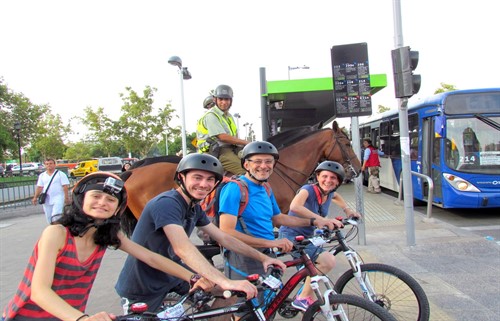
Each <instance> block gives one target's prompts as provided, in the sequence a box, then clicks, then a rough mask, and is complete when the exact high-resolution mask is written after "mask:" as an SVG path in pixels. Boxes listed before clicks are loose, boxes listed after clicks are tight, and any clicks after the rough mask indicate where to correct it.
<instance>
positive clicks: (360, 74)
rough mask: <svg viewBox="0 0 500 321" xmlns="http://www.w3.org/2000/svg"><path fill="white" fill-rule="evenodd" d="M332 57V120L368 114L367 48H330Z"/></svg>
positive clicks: (363, 45)
mask: <svg viewBox="0 0 500 321" xmlns="http://www.w3.org/2000/svg"><path fill="white" fill-rule="evenodd" d="M331 56H332V70H333V95H334V109H335V117H339V118H341V117H353V116H368V115H371V114H372V100H371V93H370V90H371V86H370V70H369V63H368V45H367V44H366V43H356V44H349V45H340V46H333V47H332V49H331Z"/></svg>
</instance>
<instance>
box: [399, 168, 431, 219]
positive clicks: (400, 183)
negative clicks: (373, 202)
mask: <svg viewBox="0 0 500 321" xmlns="http://www.w3.org/2000/svg"><path fill="white" fill-rule="evenodd" d="M411 174H412V175H415V176H417V177H420V178H424V179H426V180H427V183H428V184H429V193H428V196H427V219H428V220H430V219H432V202H433V201H434V182H433V181H432V178H430V177H429V176H427V175H424V174H420V173H417V172H414V171H411ZM402 195H403V175H401V176H400V177H399V194H398V200H397V202H398V203H401V199H402Z"/></svg>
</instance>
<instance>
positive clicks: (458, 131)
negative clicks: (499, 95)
mask: <svg viewBox="0 0 500 321" xmlns="http://www.w3.org/2000/svg"><path fill="white" fill-rule="evenodd" d="M489 119H490V120H492V121H493V122H496V123H499V122H500V117H498V116H497V117H489ZM446 128H447V131H446V137H445V144H446V146H445V150H446V153H445V157H446V164H447V165H448V167H450V168H451V169H454V170H457V171H460V172H467V173H482V174H497V173H499V172H500V132H499V131H498V129H496V128H495V126H492V125H491V124H488V123H485V122H484V121H481V120H480V119H478V118H470V117H467V118H448V119H447V120H446Z"/></svg>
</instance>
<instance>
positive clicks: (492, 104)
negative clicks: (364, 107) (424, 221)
mask: <svg viewBox="0 0 500 321" xmlns="http://www.w3.org/2000/svg"><path fill="white" fill-rule="evenodd" d="M359 129H360V137H361V138H365V137H369V138H371V139H372V142H373V144H374V145H375V146H376V147H379V148H380V149H381V150H382V151H383V152H384V154H385V155H384V156H381V157H380V164H381V168H380V184H381V186H382V187H384V188H387V189H390V190H393V191H399V182H400V176H401V168H402V165H401V149H400V132H399V115H398V112H397V111H388V112H385V113H382V114H380V115H377V116H376V118H372V119H367V120H366V121H362V122H360V126H359ZM408 130H409V145H410V159H411V170H412V171H414V172H418V173H421V174H424V175H427V176H429V177H430V178H431V179H432V181H433V184H434V195H433V203H434V205H436V206H439V207H443V208H497V207H500V88H491V89H471V90H456V91H451V92H445V93H441V94H437V95H434V96H432V97H429V98H426V99H423V100H419V101H417V102H416V103H414V104H412V105H410V106H409V107H408ZM412 184H413V196H414V198H415V199H416V200H420V201H426V200H427V197H428V192H429V186H428V182H427V181H426V180H425V179H422V178H419V177H417V176H416V175H412Z"/></svg>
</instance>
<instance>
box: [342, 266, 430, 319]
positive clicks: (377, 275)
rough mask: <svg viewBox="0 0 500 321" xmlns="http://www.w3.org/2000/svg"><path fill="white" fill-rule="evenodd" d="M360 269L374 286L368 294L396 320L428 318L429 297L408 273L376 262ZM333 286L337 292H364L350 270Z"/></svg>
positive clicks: (360, 294) (359, 293)
mask: <svg viewBox="0 0 500 321" xmlns="http://www.w3.org/2000/svg"><path fill="white" fill-rule="evenodd" d="M361 272H362V275H363V279H364V280H365V282H366V283H367V284H370V285H371V287H372V289H373V290H374V293H371V294H370V295H371V298H372V300H373V301H374V302H375V303H377V304H378V305H380V306H381V307H383V308H385V309H386V310H388V311H389V312H391V314H392V315H394V316H395V317H396V319H397V320H400V321H402V320H405V321H407V320H417V321H428V320H429V315H430V306H429V300H428V299H427V295H426V294H425V292H424V289H422V287H421V286H420V284H418V282H417V281H416V280H415V279H414V278H413V277H412V276H411V275H409V274H408V273H406V272H404V271H402V270H400V269H398V268H396V267H394V266H390V265H386V264H379V263H368V264H362V265H361ZM334 289H335V291H336V292H337V293H342V294H352V295H357V296H361V297H362V296H363V291H362V290H361V287H360V285H359V283H358V281H357V280H356V278H355V277H354V274H353V271H352V270H349V271H346V272H345V273H344V274H342V275H341V276H340V277H339V279H338V280H337V282H335V288H334Z"/></svg>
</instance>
